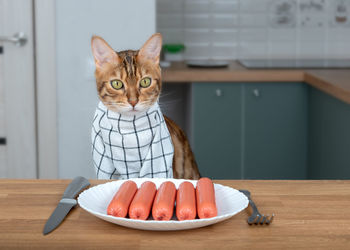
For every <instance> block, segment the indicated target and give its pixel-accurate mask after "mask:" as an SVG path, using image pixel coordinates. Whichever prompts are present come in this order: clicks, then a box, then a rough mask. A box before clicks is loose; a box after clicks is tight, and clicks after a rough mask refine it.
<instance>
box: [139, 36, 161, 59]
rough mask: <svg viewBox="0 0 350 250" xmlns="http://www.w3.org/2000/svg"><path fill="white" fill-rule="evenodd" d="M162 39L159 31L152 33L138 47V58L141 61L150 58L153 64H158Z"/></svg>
mask: <svg viewBox="0 0 350 250" xmlns="http://www.w3.org/2000/svg"><path fill="white" fill-rule="evenodd" d="M162 40H163V39H162V35H161V34H160V33H155V34H154V35H152V36H151V37H150V38H149V39H148V40H147V42H146V43H145V44H144V45H143V46H142V48H141V49H140V51H139V54H138V59H139V60H141V61H143V60H150V61H152V62H153V63H155V64H159V57H160V51H161V50H162Z"/></svg>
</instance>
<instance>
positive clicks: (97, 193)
mask: <svg viewBox="0 0 350 250" xmlns="http://www.w3.org/2000/svg"><path fill="white" fill-rule="evenodd" d="M130 180H132V181H134V182H135V183H136V184H137V186H138V187H140V185H141V184H142V183H143V182H145V181H152V182H154V183H155V184H156V186H157V188H159V186H160V185H161V184H162V183H163V182H164V181H171V182H173V183H174V184H175V186H176V188H178V187H179V185H180V184H181V183H182V182H184V181H189V182H191V183H192V184H193V185H194V186H196V185H197V181H193V180H183V179H155V178H154V179H151V178H140V179H138V178H135V179H130ZM125 181H127V180H120V181H113V182H108V183H105V184H100V185H97V186H94V187H91V188H89V189H87V190H85V191H84V192H82V193H81V194H80V195H79V197H78V203H79V205H80V207H81V208H83V209H84V210H86V211H87V212H89V213H91V214H93V215H95V216H97V217H98V218H101V219H102V220H105V221H109V222H111V223H114V224H118V225H121V226H125V227H130V228H135V229H142V230H156V231H170V230H185V229H192V228H198V227H204V226H208V225H212V224H215V223H218V222H220V221H223V220H227V219H229V218H231V217H232V216H234V215H235V214H237V213H239V212H240V211H242V210H243V209H245V208H246V207H247V206H248V199H247V197H246V196H245V195H244V194H242V193H241V192H239V191H238V190H236V189H233V188H231V187H227V186H223V185H220V184H215V183H214V188H215V198H216V206H217V209H218V216H216V217H213V218H208V219H195V220H185V221H178V220H176V217H175V215H174V216H173V218H172V219H171V220H170V221H155V220H153V219H152V218H149V219H148V220H134V219H129V218H120V217H114V216H111V215H107V207H108V204H109V203H110V201H111V200H112V198H113V196H114V195H115V193H116V192H117V191H118V189H119V187H120V186H121V184H122V183H123V182H125ZM174 214H175V213H174Z"/></svg>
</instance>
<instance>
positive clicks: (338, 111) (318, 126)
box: [308, 87, 350, 179]
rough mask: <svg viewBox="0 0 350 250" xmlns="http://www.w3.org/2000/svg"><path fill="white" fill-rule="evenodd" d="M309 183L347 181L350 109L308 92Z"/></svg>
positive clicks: (315, 92) (349, 154) (349, 152)
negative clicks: (321, 180)
mask: <svg viewBox="0 0 350 250" xmlns="http://www.w3.org/2000/svg"><path fill="white" fill-rule="evenodd" d="M309 113H310V116H309V173H308V174H309V175H308V177H309V178H310V179H350V105H349V104H347V103H345V102H342V101H340V100H337V99H336V98H334V97H332V96H330V95H328V94H325V93H323V92H321V91H319V90H317V89H315V88H312V87H310V89H309Z"/></svg>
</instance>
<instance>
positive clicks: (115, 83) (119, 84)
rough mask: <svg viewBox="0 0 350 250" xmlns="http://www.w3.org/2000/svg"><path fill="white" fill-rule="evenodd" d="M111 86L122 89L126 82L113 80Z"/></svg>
mask: <svg viewBox="0 0 350 250" xmlns="http://www.w3.org/2000/svg"><path fill="white" fill-rule="evenodd" d="M111 86H112V88H114V89H121V88H122V87H123V86H124V84H123V82H122V81H120V80H112V81H111Z"/></svg>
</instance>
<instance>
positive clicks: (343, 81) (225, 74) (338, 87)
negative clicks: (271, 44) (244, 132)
mask: <svg viewBox="0 0 350 250" xmlns="http://www.w3.org/2000/svg"><path fill="white" fill-rule="evenodd" d="M162 80H163V82H174V83H185V82H187V83H188V82H305V83H307V84H310V85H311V86H313V87H315V88H317V89H319V90H322V91H324V92H326V93H328V94H330V95H332V96H334V97H336V98H338V99H340V100H342V101H344V102H346V103H348V104H350V69H247V68H245V67H243V66H242V65H240V64H239V63H238V62H237V61H232V62H231V63H230V65H229V67H227V68H217V69H200V68H190V67H187V66H186V64H185V63H184V62H173V63H172V65H171V67H169V68H164V69H162Z"/></svg>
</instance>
